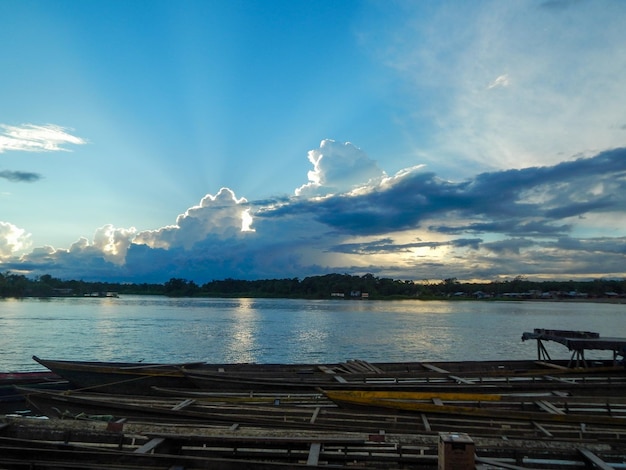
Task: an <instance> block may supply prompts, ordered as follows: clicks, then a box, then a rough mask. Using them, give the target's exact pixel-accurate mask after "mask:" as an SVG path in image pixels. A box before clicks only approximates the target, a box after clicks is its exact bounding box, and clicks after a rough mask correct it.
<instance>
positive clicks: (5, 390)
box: [0, 371, 68, 411]
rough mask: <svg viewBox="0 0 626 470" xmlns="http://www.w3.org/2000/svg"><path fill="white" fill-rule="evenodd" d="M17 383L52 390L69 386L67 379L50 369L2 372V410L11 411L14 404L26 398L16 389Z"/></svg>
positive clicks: (0, 395)
mask: <svg viewBox="0 0 626 470" xmlns="http://www.w3.org/2000/svg"><path fill="white" fill-rule="evenodd" d="M16 385H28V386H30V387H36V388H41V389H46V388H48V389H52V390H64V389H66V388H67V387H68V383H67V382H66V381H64V380H62V379H61V377H59V376H58V375H57V374H55V373H53V372H50V371H33V372H0V406H1V408H0V410H3V411H10V408H11V407H12V406H13V405H14V404H16V403H18V402H22V401H23V400H24V397H23V396H22V394H21V393H19V392H18V391H17V390H16V389H15V386H16Z"/></svg>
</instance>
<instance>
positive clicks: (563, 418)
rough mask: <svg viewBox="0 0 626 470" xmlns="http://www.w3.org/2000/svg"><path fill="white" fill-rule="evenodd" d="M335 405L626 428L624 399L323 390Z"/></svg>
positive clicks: (560, 395) (526, 394) (528, 394)
mask: <svg viewBox="0 0 626 470" xmlns="http://www.w3.org/2000/svg"><path fill="white" fill-rule="evenodd" d="M324 394H325V395H326V396H327V397H328V398H329V399H330V400H332V401H333V402H335V403H337V404H338V405H344V406H349V407H352V406H356V407H361V408H364V407H366V408H386V409H394V410H403V411H412V412H420V413H424V412H428V413H441V414H450V415H456V416H474V417H484V418H503V417H504V416H506V417H508V418H510V419H527V420H537V421H553V422H564V423H566V422H567V423H573V422H579V423H583V422H586V423H590V424H591V423H609V422H611V423H612V424H615V425H619V426H626V399H625V398H624V397H623V396H622V397H575V396H564V395H562V394H557V395H553V394H548V395H545V394H532V393H524V394H514V393H513V394H479V393H478V394H477V393H469V394H464V393H422V392H419V393H413V392H383V391H369V390H361V391H355V390H325V391H324Z"/></svg>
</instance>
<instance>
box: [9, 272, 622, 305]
mask: <svg viewBox="0 0 626 470" xmlns="http://www.w3.org/2000/svg"><path fill="white" fill-rule="evenodd" d="M116 295H165V296H169V297H269V298H301V299H329V298H347V299H365V298H368V299H423V300H432V299H470V298H471V299H507V298H513V299H520V298H523V299H585V298H588V299H626V280H623V279H622V280H614V279H595V280H590V281H574V280H568V281H531V280H529V279H527V278H526V277H524V276H517V277H515V278H513V279H510V280H504V281H491V282H477V283H464V282H460V281H458V280H457V279H456V278H454V277H452V278H447V279H442V280H441V281H439V282H429V281H422V282H418V281H411V280H397V279H390V278H380V277H376V276H373V275H372V274H365V275H363V276H356V275H350V274H325V275H320V276H310V277H305V278H303V279H299V278H292V279H264V280H255V281H249V280H237V279H224V280H217V281H210V282H207V283H205V284H202V285H198V284H196V283H195V282H194V281H189V280H186V279H179V278H172V279H170V280H169V281H167V282H165V283H163V284H147V283H139V284H136V283H111V282H87V281H80V280H79V281H76V280H61V279H57V278H54V277H52V276H50V275H48V274H46V275H43V276H40V277H37V278H35V279H29V278H27V277H26V276H23V275H21V274H11V273H5V274H0V297H15V298H20V297H83V296H90V297H105V296H109V297H114V296H116Z"/></svg>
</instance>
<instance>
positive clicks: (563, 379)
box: [182, 368, 626, 394]
mask: <svg viewBox="0 0 626 470" xmlns="http://www.w3.org/2000/svg"><path fill="white" fill-rule="evenodd" d="M182 370H183V372H184V373H185V375H186V376H187V378H188V379H189V381H190V382H192V383H193V384H194V385H195V386H197V387H198V388H200V389H205V390H211V391H248V390H254V391H278V390H291V391H307V390H308V391H312V390H316V389H320V388H321V389H325V390H348V389H349V390H407V391H410V390H413V391H420V390H422V391H423V390H430V391H438V392H453V391H460V392H464V393H469V392H482V393H484V392H486V391H492V392H494V393H496V392H499V391H508V392H511V391H515V390H521V391H523V390H542V389H553V388H559V389H563V390H570V389H576V390H577V391H578V392H579V393H583V392H584V393H587V394H594V393H597V392H598V391H600V393H604V394H608V393H621V392H622V390H623V387H624V386H626V374H625V373H624V370H623V369H622V368H617V369H615V368H610V371H609V372H606V370H607V369H606V368H598V369H597V370H594V371H593V372H592V371H590V370H587V369H584V370H583V369H576V370H574V369H569V370H564V369H556V370H555V369H547V368H544V369H532V370H528V369H526V370H522V371H519V370H515V371H513V370H508V371H505V370H498V371H493V372H491V371H489V370H484V371H473V372H470V371H468V372H463V373H460V372H457V373H451V372H450V371H448V370H443V369H441V371H438V372H435V371H432V370H429V371H428V372H423V371H422V372H410V373H397V374H395V375H394V374H385V373H378V374H312V375H305V376H303V375H295V374H286V373H283V374H264V373H262V372H260V373H258V374H251V373H246V374H243V373H231V372H214V371H207V370H204V369H195V370H188V369H186V368H183V369H182ZM600 370H603V371H605V372H606V373H605V374H602V373H600V372H599V371H600Z"/></svg>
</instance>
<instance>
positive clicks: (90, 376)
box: [33, 356, 203, 394]
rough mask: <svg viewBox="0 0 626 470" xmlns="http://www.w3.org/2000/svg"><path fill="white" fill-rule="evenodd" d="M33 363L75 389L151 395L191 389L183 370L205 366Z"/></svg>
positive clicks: (198, 364)
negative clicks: (158, 391)
mask: <svg viewBox="0 0 626 470" xmlns="http://www.w3.org/2000/svg"><path fill="white" fill-rule="evenodd" d="M33 360H35V361H36V362H38V363H39V364H41V365H42V366H44V367H46V368H47V369H49V370H50V371H52V372H54V373H55V374H57V375H58V376H61V377H63V378H64V379H66V380H67V381H68V382H69V383H70V384H71V385H72V386H73V387H74V388H79V389H85V390H91V391H95V392H101V393H118V394H135V393H138V394H141V393H151V391H152V387H153V386H161V387H191V386H193V385H192V384H191V383H190V382H189V381H188V380H187V379H186V377H185V375H184V374H183V373H182V371H181V369H180V367H181V366H183V365H184V366H185V367H187V368H193V367H200V366H201V365H202V364H203V363H201V362H194V363H186V364H159V363H142V362H98V361H63V360H49V359H41V358H39V357H37V356H33Z"/></svg>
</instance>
